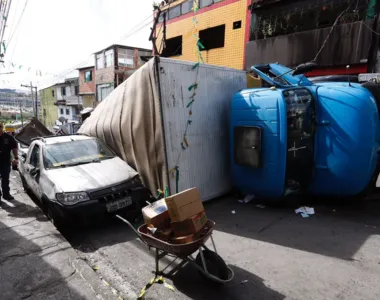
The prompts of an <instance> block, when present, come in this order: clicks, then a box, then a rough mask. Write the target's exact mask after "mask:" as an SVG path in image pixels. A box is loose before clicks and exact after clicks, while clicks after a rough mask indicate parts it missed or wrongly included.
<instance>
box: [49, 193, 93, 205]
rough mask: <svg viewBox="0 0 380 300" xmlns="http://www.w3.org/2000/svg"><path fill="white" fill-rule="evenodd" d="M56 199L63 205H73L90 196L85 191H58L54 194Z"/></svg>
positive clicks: (86, 199) (88, 198)
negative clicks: (58, 192)
mask: <svg viewBox="0 0 380 300" xmlns="http://www.w3.org/2000/svg"><path fill="white" fill-rule="evenodd" d="M56 197H57V200H58V201H59V202H61V203H62V204H65V205H74V204H77V203H79V202H83V201H88V200H90V197H89V196H88V194H87V193H85V192H79V193H60V194H57V195H56Z"/></svg>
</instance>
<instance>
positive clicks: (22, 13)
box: [7, 0, 29, 48]
mask: <svg viewBox="0 0 380 300" xmlns="http://www.w3.org/2000/svg"><path fill="white" fill-rule="evenodd" d="M28 2H29V0H26V1H25V5H24V8H23V9H22V12H21V15H20V18H19V19H18V21H17V24H16V27H15V29H14V30H13V32H12V34H11V35H10V38H9V40H8V42H7V48H8V46H9V44H10V43H11V41H12V38H13V36H14V34H15V33H16V31H17V29H18V26H19V25H20V21H21V19H22V17H23V15H24V12H25V9H26V6H27V5H28Z"/></svg>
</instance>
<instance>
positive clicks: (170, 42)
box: [161, 35, 182, 57]
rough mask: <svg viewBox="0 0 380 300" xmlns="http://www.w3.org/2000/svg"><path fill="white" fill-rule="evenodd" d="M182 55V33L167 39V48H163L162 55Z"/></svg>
mask: <svg viewBox="0 0 380 300" xmlns="http://www.w3.org/2000/svg"><path fill="white" fill-rule="evenodd" d="M176 55H182V35H181V36H177V37H174V38H171V39H167V40H166V43H165V48H164V49H163V50H162V53H161V56H163V57H170V56H176Z"/></svg>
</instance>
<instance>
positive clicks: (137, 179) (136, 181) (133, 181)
mask: <svg viewBox="0 0 380 300" xmlns="http://www.w3.org/2000/svg"><path fill="white" fill-rule="evenodd" d="M129 183H130V184H131V185H133V186H136V185H142V182H141V179H140V176H139V175H136V176H135V177H133V178H132V179H131V181H130V182H129Z"/></svg>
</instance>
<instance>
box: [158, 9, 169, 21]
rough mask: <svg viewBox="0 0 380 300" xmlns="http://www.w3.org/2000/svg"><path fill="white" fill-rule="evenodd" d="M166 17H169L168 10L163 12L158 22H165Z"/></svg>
mask: <svg viewBox="0 0 380 300" xmlns="http://www.w3.org/2000/svg"><path fill="white" fill-rule="evenodd" d="M164 18H165V19H166V20H167V19H168V14H167V13H166V11H163V12H161V14H160V17H159V18H158V23H163V22H164Z"/></svg>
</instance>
